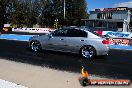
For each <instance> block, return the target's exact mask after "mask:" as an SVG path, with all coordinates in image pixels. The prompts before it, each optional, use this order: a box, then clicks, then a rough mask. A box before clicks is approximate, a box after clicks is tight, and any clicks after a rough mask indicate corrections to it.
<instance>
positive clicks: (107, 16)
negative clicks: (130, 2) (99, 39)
mask: <svg viewBox="0 0 132 88" xmlns="http://www.w3.org/2000/svg"><path fill="white" fill-rule="evenodd" d="M128 10H129V11H130V12H132V8H128V7H117V8H102V9H95V10H94V11H90V14H89V19H82V20H84V21H85V26H87V27H89V28H91V29H93V30H103V31H122V29H123V23H124V19H127V18H128V14H127V13H128ZM130 20H131V21H130V23H129V29H131V27H132V16H131V17H130ZM128 31H131V30H128Z"/></svg>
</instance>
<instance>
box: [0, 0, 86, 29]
mask: <svg viewBox="0 0 132 88" xmlns="http://www.w3.org/2000/svg"><path fill="white" fill-rule="evenodd" d="M65 3H66V18H65V19H64V0H0V25H2V24H4V23H10V24H16V25H17V26H18V27H22V26H27V27H32V26H33V25H34V24H39V25H41V27H54V23H55V19H58V23H57V25H58V26H63V25H68V26H69V25H77V26H79V25H80V21H81V19H83V18H86V17H87V12H86V1H85V0H65Z"/></svg>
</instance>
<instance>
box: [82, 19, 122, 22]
mask: <svg viewBox="0 0 132 88" xmlns="http://www.w3.org/2000/svg"><path fill="white" fill-rule="evenodd" d="M81 20H82V21H106V22H123V21H124V20H123V19H81Z"/></svg>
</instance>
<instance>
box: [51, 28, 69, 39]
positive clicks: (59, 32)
mask: <svg viewBox="0 0 132 88" xmlns="http://www.w3.org/2000/svg"><path fill="white" fill-rule="evenodd" d="M66 35H67V29H58V30H56V31H54V32H53V33H52V36H57V37H59V36H62V37H65V36H66Z"/></svg>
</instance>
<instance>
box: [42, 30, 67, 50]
mask: <svg viewBox="0 0 132 88" xmlns="http://www.w3.org/2000/svg"><path fill="white" fill-rule="evenodd" d="M66 33H67V30H66V29H58V30H56V31H54V32H53V33H51V35H50V36H49V39H48V41H47V43H46V45H45V47H46V49H48V50H56V51H64V47H65V45H66Z"/></svg>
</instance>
